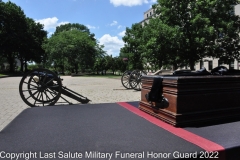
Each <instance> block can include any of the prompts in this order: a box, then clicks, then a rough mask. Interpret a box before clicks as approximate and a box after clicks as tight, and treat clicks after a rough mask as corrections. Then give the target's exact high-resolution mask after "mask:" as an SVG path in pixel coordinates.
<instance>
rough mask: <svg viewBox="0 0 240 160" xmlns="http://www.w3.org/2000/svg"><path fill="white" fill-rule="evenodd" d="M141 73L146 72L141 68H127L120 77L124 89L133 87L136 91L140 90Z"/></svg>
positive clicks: (144, 73)
mask: <svg viewBox="0 0 240 160" xmlns="http://www.w3.org/2000/svg"><path fill="white" fill-rule="evenodd" d="M143 75H147V73H146V72H145V71H143V70H133V71H131V70H127V71H125V72H124V73H123V75H122V77H121V82H122V85H123V86H124V87H125V88H126V89H134V90H136V91H141V89H142V81H141V78H142V76H143Z"/></svg>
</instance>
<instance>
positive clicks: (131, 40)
mask: <svg viewBox="0 0 240 160" xmlns="http://www.w3.org/2000/svg"><path fill="white" fill-rule="evenodd" d="M142 33H143V27H142V25H141V24H138V23H136V24H133V25H132V27H131V28H128V27H127V28H126V32H125V36H124V37H123V38H122V39H123V41H124V42H125V44H124V47H123V48H121V50H120V52H121V53H120V54H121V55H125V56H127V58H128V61H129V63H130V64H131V68H132V69H143V63H142V60H143V57H142V45H143V40H142Z"/></svg>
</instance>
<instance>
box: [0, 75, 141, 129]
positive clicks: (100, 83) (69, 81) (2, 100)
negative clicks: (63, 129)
mask: <svg viewBox="0 0 240 160" xmlns="http://www.w3.org/2000/svg"><path fill="white" fill-rule="evenodd" d="M61 78H63V79H64V80H63V86H67V87H68V88H69V89H71V90H73V91H75V92H77V93H80V94H82V95H83V96H86V97H88V98H89V99H90V100H92V101H91V102H90V103H112V102H122V101H139V100H140V98H141V92H140V91H134V90H127V89H125V88H124V87H123V86H122V84H121V81H120V79H112V78H94V77H70V76H63V77H61ZM20 80H21V77H7V78H0V130H2V129H3V128H4V127H5V126H6V125H7V124H9V122H11V121H12V120H13V119H14V118H15V117H16V116H17V115H18V114H19V113H21V112H22V111H23V110H24V109H26V108H29V107H28V106H27V105H26V104H25V103H24V102H23V100H22V99H21V97H20V95H19V90H18V87H19V82H20ZM68 100H70V101H71V102H72V103H78V102H76V101H75V100H72V99H70V98H68Z"/></svg>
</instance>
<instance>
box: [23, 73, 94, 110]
mask: <svg viewBox="0 0 240 160" xmlns="http://www.w3.org/2000/svg"><path fill="white" fill-rule="evenodd" d="M62 81H63V79H61V78H60V76H59V75H57V74H56V73H54V72H53V71H50V70H47V69H34V70H32V71H30V72H28V73H26V74H25V75H24V76H23V77H22V79H21V81H20V83H19V93H20V96H21V98H22V100H23V101H24V102H25V103H26V104H27V105H28V106H30V107H40V106H50V105H55V103H57V102H58V100H59V99H60V98H61V99H63V100H64V101H65V102H66V103H68V104H72V103H71V102H69V101H68V100H67V99H66V98H64V97H63V96H62V95H65V96H67V97H70V98H72V99H74V100H76V101H78V102H80V103H82V104H85V103H88V102H89V101H90V100H89V99H88V98H87V97H84V96H82V95H81V94H79V93H76V92H74V91H72V90H70V89H69V88H67V87H65V86H63V85H62ZM59 103H60V102H59ZM63 103H64V102H63Z"/></svg>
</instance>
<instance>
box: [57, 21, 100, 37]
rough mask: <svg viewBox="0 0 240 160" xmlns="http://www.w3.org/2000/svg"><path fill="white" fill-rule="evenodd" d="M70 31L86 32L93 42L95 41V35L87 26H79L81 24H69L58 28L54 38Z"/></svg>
mask: <svg viewBox="0 0 240 160" xmlns="http://www.w3.org/2000/svg"><path fill="white" fill-rule="evenodd" d="M70 30H78V31H80V32H85V33H87V34H88V35H89V37H91V38H92V39H93V40H94V39H95V38H94V36H95V35H94V34H93V33H90V31H89V29H88V28H87V27H86V26H85V25H82V24H79V23H67V24H63V25H60V26H57V27H56V31H55V32H54V34H53V36H54V35H57V34H58V33H61V32H64V31H70Z"/></svg>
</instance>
